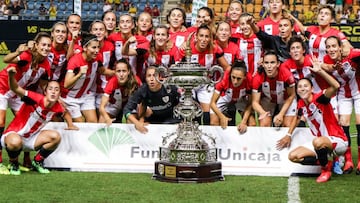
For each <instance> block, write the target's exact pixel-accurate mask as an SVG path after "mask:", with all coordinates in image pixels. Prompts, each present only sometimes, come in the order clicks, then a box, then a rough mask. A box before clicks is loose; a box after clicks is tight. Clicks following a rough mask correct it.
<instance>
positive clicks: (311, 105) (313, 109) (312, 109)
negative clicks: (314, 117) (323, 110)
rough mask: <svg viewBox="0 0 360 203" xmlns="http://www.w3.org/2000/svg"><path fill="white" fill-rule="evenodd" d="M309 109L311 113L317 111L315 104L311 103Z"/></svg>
mask: <svg viewBox="0 0 360 203" xmlns="http://www.w3.org/2000/svg"><path fill="white" fill-rule="evenodd" d="M309 109H310V111H312V112H314V111H315V109H316V106H315V104H314V103H311V104H310V105H309Z"/></svg>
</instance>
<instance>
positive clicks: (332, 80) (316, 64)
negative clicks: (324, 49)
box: [310, 56, 340, 98]
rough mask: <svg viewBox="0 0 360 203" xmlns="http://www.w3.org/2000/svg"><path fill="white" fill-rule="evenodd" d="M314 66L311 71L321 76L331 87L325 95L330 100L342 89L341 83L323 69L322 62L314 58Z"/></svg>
mask: <svg viewBox="0 0 360 203" xmlns="http://www.w3.org/2000/svg"><path fill="white" fill-rule="evenodd" d="M312 64H313V66H312V67H310V70H311V71H313V72H314V73H317V74H318V75H320V76H321V77H322V78H323V79H324V80H325V81H326V82H327V83H328V84H329V87H328V88H326V90H325V93H324V95H325V96H326V97H328V98H331V97H333V96H334V95H336V93H337V91H338V89H339V88H340V84H339V82H338V81H336V80H335V78H333V77H332V76H331V75H329V74H328V73H327V72H326V71H325V70H323V69H322V68H321V63H320V61H319V60H318V59H317V58H316V57H314V56H313V57H312Z"/></svg>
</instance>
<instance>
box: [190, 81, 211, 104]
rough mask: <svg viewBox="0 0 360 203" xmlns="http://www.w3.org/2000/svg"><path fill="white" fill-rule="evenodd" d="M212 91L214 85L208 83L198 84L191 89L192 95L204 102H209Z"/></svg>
mask: <svg viewBox="0 0 360 203" xmlns="http://www.w3.org/2000/svg"><path fill="white" fill-rule="evenodd" d="M213 93H214V86H210V85H200V86H199V87H196V88H194V89H193V90H192V94H193V97H194V98H195V99H196V100H197V101H199V103H204V104H210V102H211V97H212V95H213Z"/></svg>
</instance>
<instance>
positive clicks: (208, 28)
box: [196, 23, 214, 52]
mask: <svg viewBox="0 0 360 203" xmlns="http://www.w3.org/2000/svg"><path fill="white" fill-rule="evenodd" d="M200 30H209V32H210V42H209V50H210V52H212V51H213V50H214V44H213V43H214V40H213V38H214V35H213V32H212V29H211V28H210V27H209V26H208V25H207V24H205V23H203V24H201V25H200V26H199V27H198V28H197V30H196V36H197V35H198V33H199V31H200Z"/></svg>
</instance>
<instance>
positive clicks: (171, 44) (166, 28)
mask: <svg viewBox="0 0 360 203" xmlns="http://www.w3.org/2000/svg"><path fill="white" fill-rule="evenodd" d="M157 29H165V30H166V32H167V36H169V28H168V27H167V26H165V25H159V26H157V27H156V28H155V29H154V33H153V37H152V39H151V41H150V49H149V53H150V56H154V57H155V58H156V57H157V54H156V49H155V33H156V30H157ZM168 42H169V43H168V44H167V45H169V46H166V47H172V46H173V43H172V42H171V41H170V40H169V41H168Z"/></svg>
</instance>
